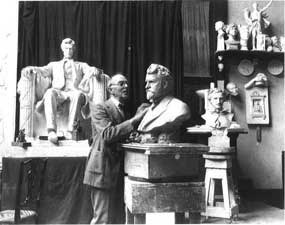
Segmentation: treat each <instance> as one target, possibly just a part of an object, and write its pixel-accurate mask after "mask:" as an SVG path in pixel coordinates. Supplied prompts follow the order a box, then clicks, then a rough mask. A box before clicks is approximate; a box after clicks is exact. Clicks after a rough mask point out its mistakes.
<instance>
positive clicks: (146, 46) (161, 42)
mask: <svg viewBox="0 0 285 225" xmlns="http://www.w3.org/2000/svg"><path fill="white" fill-rule="evenodd" d="M130 39H131V46H130V47H131V63H130V65H131V67H130V71H131V77H130V84H131V87H136V89H131V98H132V101H131V102H133V103H134V104H135V105H138V104H139V103H141V102H142V101H143V100H144V99H145V90H144V83H145V82H144V79H145V74H146V69H147V67H148V66H149V65H150V64H151V63H159V64H162V65H164V66H166V67H168V68H169V69H170V71H171V73H172V75H173V77H174V78H175V85H176V86H175V88H174V89H175V93H176V95H177V96H179V97H181V95H182V88H181V84H182V79H183V71H182V67H183V62H182V57H183V55H182V54H183V46H182V29H181V13H180V3H179V2H176V1H139V2H133V3H132V6H131V37H130Z"/></svg>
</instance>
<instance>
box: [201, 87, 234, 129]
mask: <svg viewBox="0 0 285 225" xmlns="http://www.w3.org/2000/svg"><path fill="white" fill-rule="evenodd" d="M225 100H226V96H225V93H224V91H222V90H220V89H217V88H213V89H210V90H209V93H208V103H209V104H208V108H207V110H206V113H205V114H203V115H202V118H203V119H204V120H205V121H206V123H205V125H203V127H206V128H210V129H212V130H215V129H218V130H224V129H227V128H236V127H239V125H238V124H237V123H236V122H234V121H233V116H234V115H233V113H230V112H229V111H227V110H225V109H224V107H223V104H224V102H225Z"/></svg>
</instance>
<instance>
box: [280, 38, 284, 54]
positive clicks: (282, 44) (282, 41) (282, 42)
mask: <svg viewBox="0 0 285 225" xmlns="http://www.w3.org/2000/svg"><path fill="white" fill-rule="evenodd" d="M279 42H280V46H281V51H282V52H285V37H284V36H281V37H280V38H279Z"/></svg>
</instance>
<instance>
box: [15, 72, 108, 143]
mask: <svg viewBox="0 0 285 225" xmlns="http://www.w3.org/2000/svg"><path fill="white" fill-rule="evenodd" d="M24 73H27V70H24V69H23V70H22V72H21V79H20V81H19V83H18V88H17V90H18V93H19V94H20V121H19V130H22V129H25V135H26V137H30V138H35V137H39V136H47V129H46V119H45V115H44V106H43V104H40V102H41V101H42V98H43V96H44V94H45V92H46V90H47V89H48V88H50V87H51V79H50V78H49V77H46V78H45V77H42V76H40V75H39V74H37V73H33V74H24ZM109 79H110V78H109V76H108V75H106V74H103V75H102V76H101V78H100V79H96V77H93V76H92V77H91V78H88V79H86V80H84V81H83V82H81V84H80V85H79V87H80V88H81V90H82V91H83V92H84V94H85V95H86V96H87V98H86V100H87V105H86V106H85V115H87V114H88V112H90V110H91V111H92V108H94V107H93V106H94V105H95V104H97V103H100V102H103V101H105V100H107V98H108V91H107V83H108V80H109ZM68 104H69V102H68V101H66V102H64V103H63V104H61V105H59V106H58V110H57V118H56V121H57V132H58V134H60V133H61V131H62V136H63V132H64V131H66V130H67V124H68V111H69V107H68ZM91 113H92V112H91ZM79 114H80V115H78V123H79V126H80V127H79V128H80V130H81V135H80V139H87V138H89V137H90V136H91V135H92V133H91V130H92V131H93V130H94V128H93V127H92V123H91V122H90V118H89V117H88V116H87V118H86V117H85V118H83V116H82V115H81V113H79Z"/></svg>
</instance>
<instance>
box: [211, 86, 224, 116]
mask: <svg viewBox="0 0 285 225" xmlns="http://www.w3.org/2000/svg"><path fill="white" fill-rule="evenodd" d="M208 100H209V103H210V104H211V105H212V106H213V107H214V109H215V110H217V111H222V110H223V103H224V101H225V93H224V92H223V91H222V90H220V89H217V88H214V89H211V90H210V91H209V94H208Z"/></svg>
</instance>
